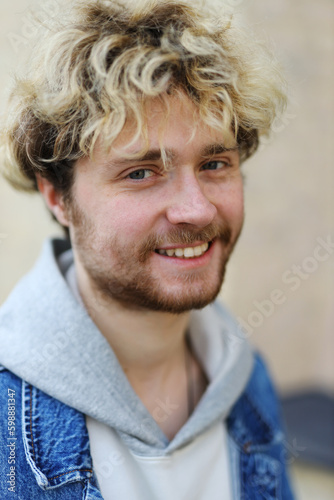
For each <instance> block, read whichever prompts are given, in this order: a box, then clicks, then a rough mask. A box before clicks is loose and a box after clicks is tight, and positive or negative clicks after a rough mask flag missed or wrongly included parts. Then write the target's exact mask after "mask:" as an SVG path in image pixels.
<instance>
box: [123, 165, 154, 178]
mask: <svg viewBox="0 0 334 500" xmlns="http://www.w3.org/2000/svg"><path fill="white" fill-rule="evenodd" d="M152 175H154V172H152V170H149V169H148V168H141V169H139V170H134V171H133V172H131V174H129V175H128V177H129V178H130V179H133V180H135V181H140V180H142V179H147V178H148V177H151V176H152Z"/></svg>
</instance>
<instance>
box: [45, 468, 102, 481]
mask: <svg viewBox="0 0 334 500" xmlns="http://www.w3.org/2000/svg"><path fill="white" fill-rule="evenodd" d="M72 472H90V473H91V474H92V473H93V470H92V469H73V470H70V471H68V472H64V473H63V474H59V475H58V476H53V477H49V478H48V481H52V480H53V479H57V478H58V477H62V476H66V474H71V473H72ZM89 481H90V478H89Z"/></svg>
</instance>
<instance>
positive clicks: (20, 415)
mask: <svg viewBox="0 0 334 500" xmlns="http://www.w3.org/2000/svg"><path fill="white" fill-rule="evenodd" d="M0 416H1V420H0V498H1V500H7V499H8V500H9V499H15V500H16V499H18V500H39V499H41V500H42V499H45V500H49V499H50V500H75V499H85V500H93V499H96V500H97V499H100V500H101V499H102V498H103V497H102V495H101V493H100V491H99V487H98V484H97V480H96V476H95V474H94V470H93V465H92V458H91V455H90V447H89V438H88V432H87V427H86V424H85V416H84V415H83V414H82V413H80V412H78V411H77V410H74V409H73V408H71V407H69V406H66V405H65V404H63V403H62V402H60V401H58V400H56V399H54V398H51V397H50V396H48V395H47V394H45V393H43V392H42V391H40V390H39V389H37V388H36V387H33V386H31V385H29V384H27V383H26V382H24V381H22V380H21V379H19V378H18V377H17V376H15V375H13V374H12V373H11V372H9V371H8V370H6V369H5V368H3V367H0ZM227 428H228V433H229V450H230V459H231V470H232V487H233V498H235V499H240V500H261V499H263V500H291V499H293V495H292V492H291V489H290V485H289V479H288V474H287V470H286V462H287V456H286V450H287V448H288V446H287V443H286V442H285V441H284V434H283V432H282V429H281V424H280V414H279V404H278V400H277V396H276V394H275V390H274V388H273V386H272V384H271V382H270V378H269V376H268V373H267V370H266V367H265V365H264V363H263V361H262V359H261V358H260V356H258V355H257V356H256V357H255V363H254V369H253V372H252V375H251V378H250V380H249V382H248V385H247V387H246V389H245V391H244V392H243V394H242V395H241V397H240V398H239V399H238V401H237V402H236V404H235V405H234V407H233V408H232V411H231V413H230V415H229V417H228V419H227ZM115 500H121V499H115ZM131 500H135V499H131ZM222 500H223V499H222Z"/></svg>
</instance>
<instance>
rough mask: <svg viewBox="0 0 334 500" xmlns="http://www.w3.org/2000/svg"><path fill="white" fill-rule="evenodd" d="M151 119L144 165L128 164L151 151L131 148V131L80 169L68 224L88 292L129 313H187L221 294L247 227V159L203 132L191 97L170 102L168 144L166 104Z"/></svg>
mask: <svg viewBox="0 0 334 500" xmlns="http://www.w3.org/2000/svg"><path fill="white" fill-rule="evenodd" d="M147 116H148V138H149V152H148V154H146V155H145V157H144V158H143V157H142V158H140V157H139V158H138V159H135V160H128V159H126V155H125V153H129V152H131V153H133V152H137V151H140V150H141V146H142V144H143V143H142V142H141V140H139V141H137V142H136V143H132V144H130V143H131V140H132V138H133V130H131V126H130V125H128V126H127V127H125V129H124V130H123V131H122V133H121V134H120V136H119V137H118V139H117V141H116V142H115V143H114V145H113V148H112V150H111V152H110V153H108V154H107V153H104V152H102V148H96V151H95V155H94V158H93V159H88V158H83V159H81V160H79V161H78V162H77V164H76V166H75V169H76V170H75V181H74V185H73V189H72V202H71V205H70V207H69V221H70V232H71V239H72V245H73V250H74V256H75V262H76V267H77V272H78V279H79V286H81V288H84V287H85V286H89V287H90V288H93V289H94V291H96V292H97V293H102V294H103V296H104V297H108V298H111V299H113V300H115V301H117V302H118V303H121V304H122V305H123V306H125V307H127V308H139V309H149V310H158V311H165V312H171V313H181V312H184V311H188V310H190V309H194V308H202V307H204V306H205V305H207V304H208V303H210V302H212V301H213V300H214V298H215V297H216V296H217V294H218V292H219V290H220V287H221V284H222V281H223V277H224V272H225V266H226V263H227V260H228V258H229V255H230V253H231V251H232V249H233V246H234V244H235V243H236V240H237V238H238V236H239V233H240V231H241V227H242V223H243V184H242V177H241V173H240V168H239V154H238V152H237V150H236V149H230V150H225V149H224V146H226V141H225V140H224V137H223V136H222V134H221V133H219V132H217V131H215V130H214V129H210V128H209V127H208V126H207V125H205V124H204V123H203V122H199V123H197V126H196V127H195V123H196V121H198V119H197V115H196V107H195V105H194V104H192V103H191V102H190V100H189V99H188V98H186V97H170V115H169V117H168V120H167V122H166V123H163V134H161V133H160V134H159V132H161V124H162V121H163V120H165V118H166V117H165V112H164V111H163V108H162V106H161V104H159V103H158V102H151V103H149V104H148V106H147ZM159 127H160V130H159ZM159 136H160V141H159ZM161 137H162V139H161ZM225 139H226V138H225ZM161 140H162V146H163V148H164V150H165V151H166V154H167V156H168V168H167V169H165V168H164V165H163V162H162V160H161V155H160V147H161Z"/></svg>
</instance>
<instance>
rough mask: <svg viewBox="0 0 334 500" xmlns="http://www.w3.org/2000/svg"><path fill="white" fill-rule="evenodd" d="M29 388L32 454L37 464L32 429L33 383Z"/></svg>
mask: <svg viewBox="0 0 334 500" xmlns="http://www.w3.org/2000/svg"><path fill="white" fill-rule="evenodd" d="M29 389H30V434H31V445H32V455H33V459H34V462H35V464H37V462H36V455H35V445H34V435H33V431H32V386H31V385H30V386H29Z"/></svg>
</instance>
